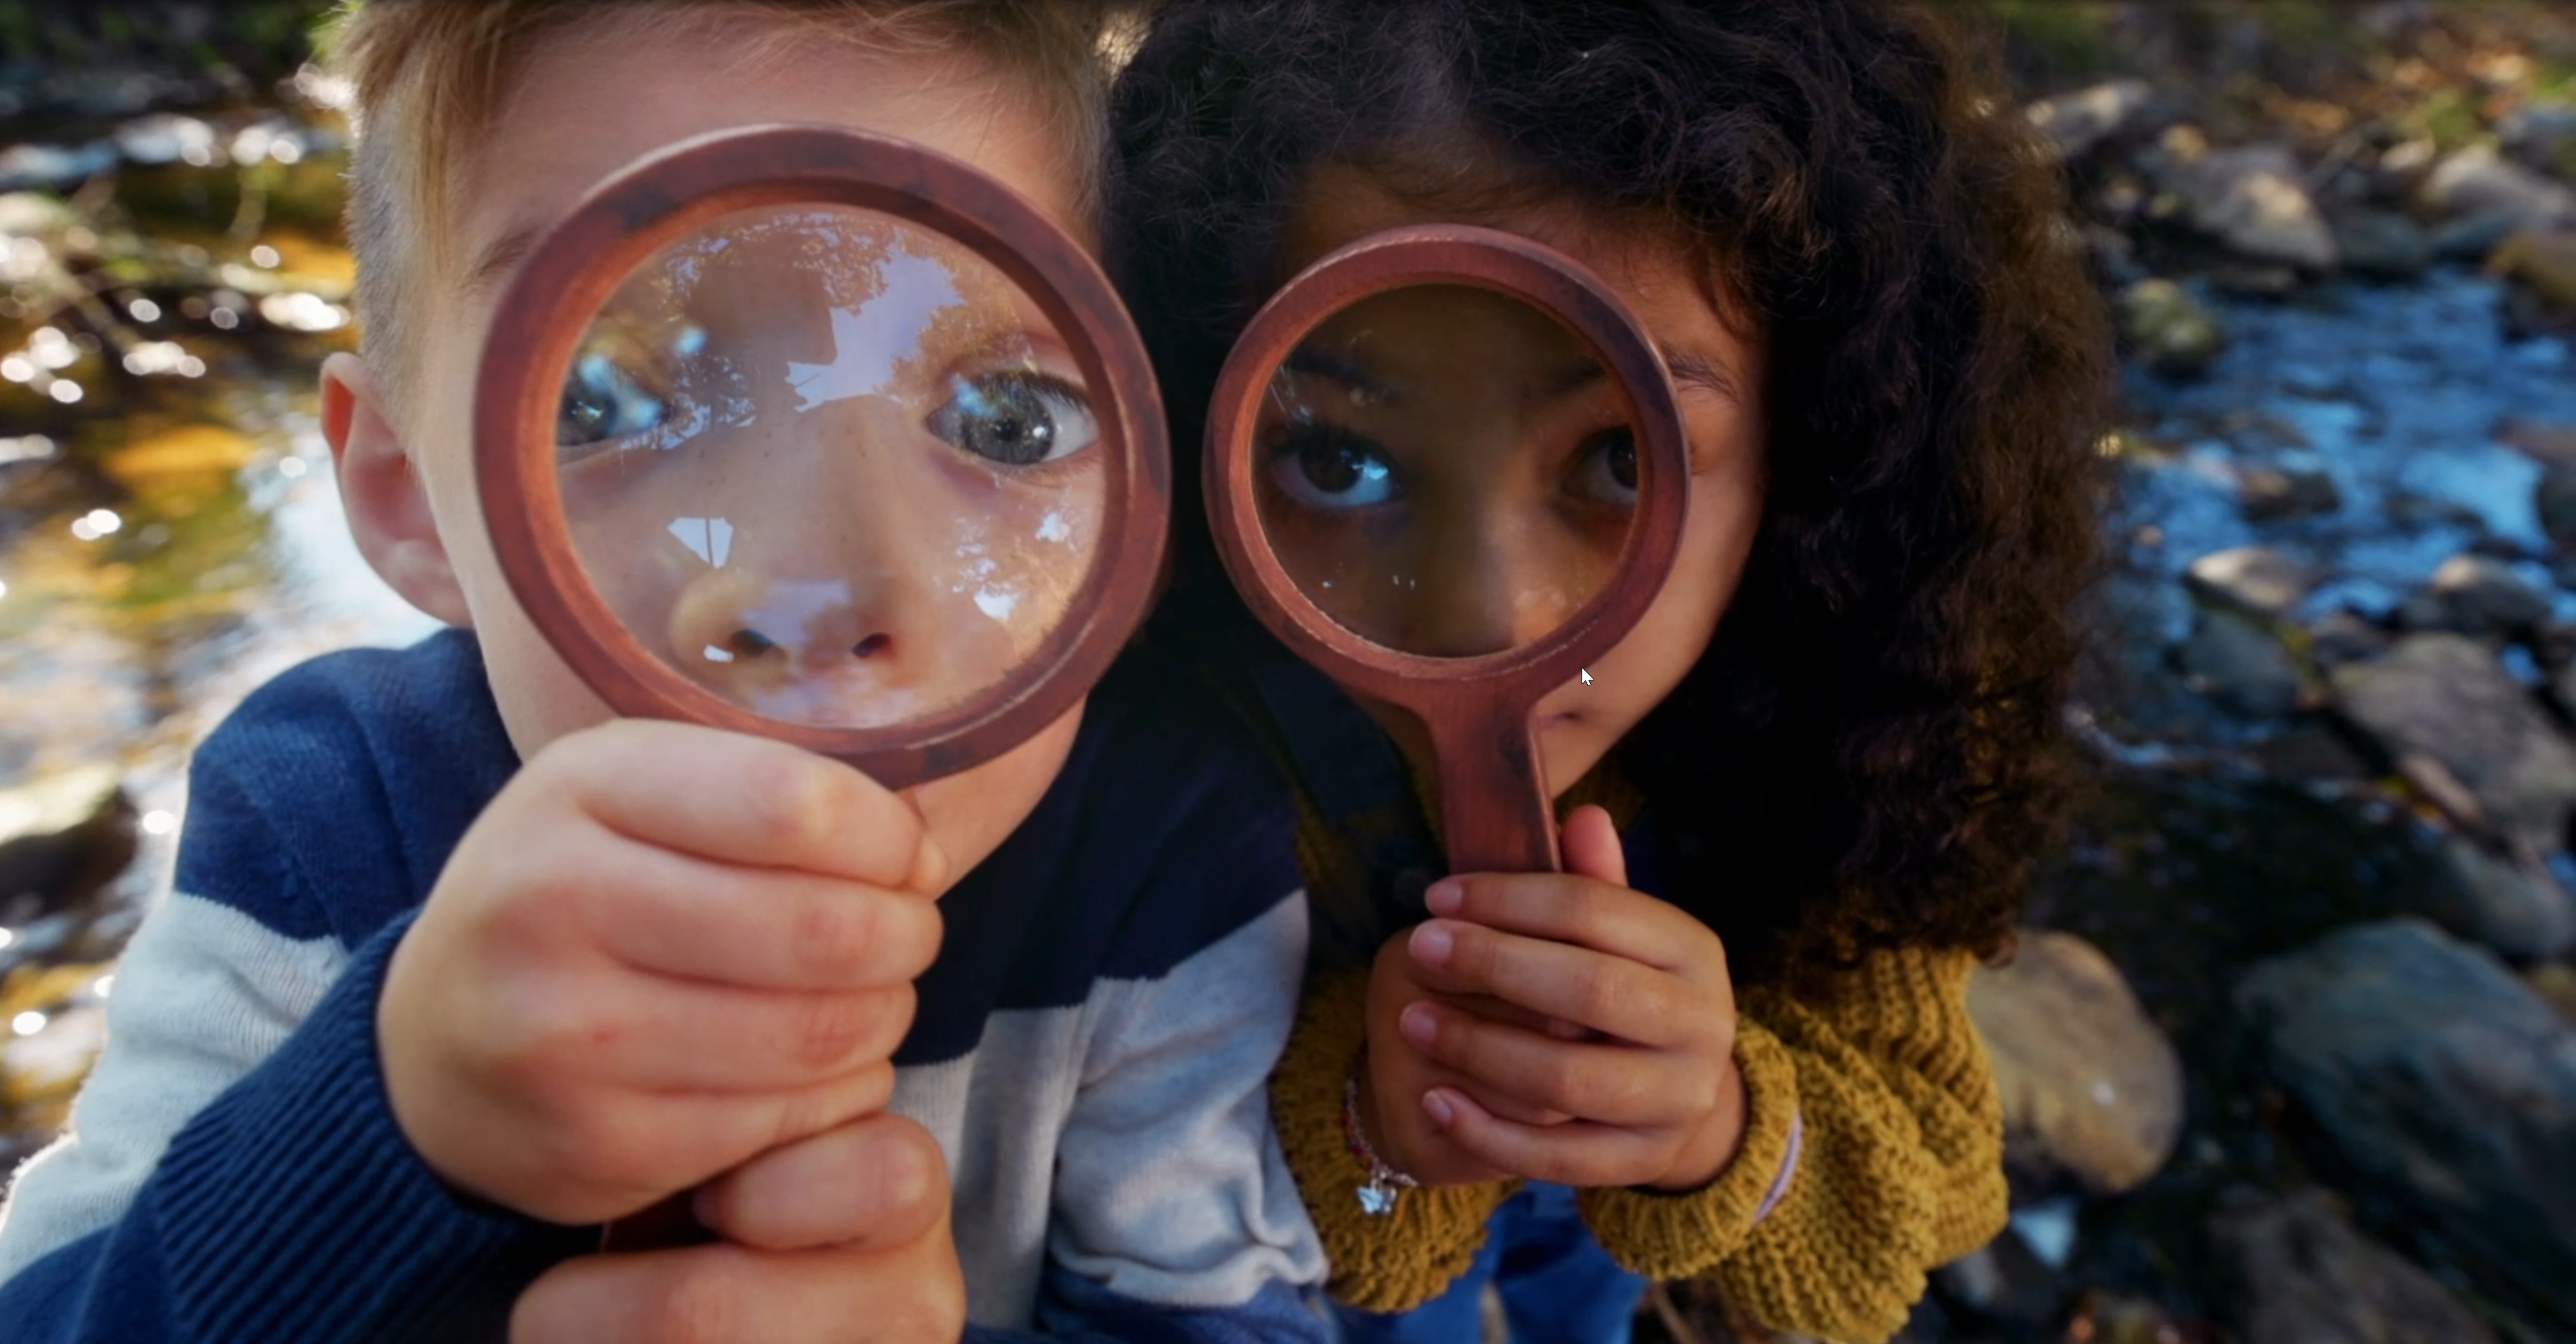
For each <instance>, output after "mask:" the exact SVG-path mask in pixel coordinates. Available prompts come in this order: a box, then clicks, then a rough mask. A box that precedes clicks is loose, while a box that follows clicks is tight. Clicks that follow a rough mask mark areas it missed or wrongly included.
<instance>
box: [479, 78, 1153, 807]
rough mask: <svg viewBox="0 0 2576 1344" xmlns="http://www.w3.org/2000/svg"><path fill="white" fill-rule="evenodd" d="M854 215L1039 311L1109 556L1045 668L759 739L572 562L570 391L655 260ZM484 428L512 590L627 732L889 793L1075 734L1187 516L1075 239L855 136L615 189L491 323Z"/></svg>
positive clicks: (1123, 332) (803, 136) (910, 153)
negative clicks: (653, 725) (906, 711)
mask: <svg viewBox="0 0 2576 1344" xmlns="http://www.w3.org/2000/svg"><path fill="white" fill-rule="evenodd" d="M777 206H789V207H793V206H815V207H849V208H854V209H859V210H867V211H872V212H875V213H877V214H880V215H885V216H889V217H891V218H894V219H898V220H901V221H903V222H905V223H908V224H912V225H915V226H918V227H920V228H922V229H925V230H930V231H934V232H937V233H940V234H943V235H945V236H947V237H948V238H950V239H953V240H955V241H956V242H958V243H960V244H962V245H964V246H965V247H966V248H967V249H968V250H969V251H971V252H973V253H974V254H975V255H976V256H977V257H979V258H981V259H982V260H983V261H984V262H985V263H986V264H988V265H990V266H992V267H993V268H994V269H995V270H996V271H999V272H1000V273H1001V274H1003V275H1004V276H1006V277H1008V278H1009V279H1010V281H1011V282H1012V283H1013V284H1016V285H1018V286H1019V287H1020V289H1021V291H1022V292H1023V293H1025V294H1027V295H1028V297H1029V298H1030V299H1031V301H1033V302H1034V303H1035V304H1036V305H1037V307H1038V309H1039V310H1040V311H1041V312H1043V313H1044V314H1045V315H1046V318H1047V320H1048V321H1050V322H1052V323H1054V324H1055V328H1056V330H1057V332H1058V333H1060V334H1061V335H1062V336H1063V338H1064V342H1065V345H1066V347H1067V348H1068V349H1069V351H1070V352H1071V354H1072V357H1073V361H1074V364H1075V366H1076V367H1077V368H1079V369H1080V370H1081V373H1082V378H1083V385H1084V388H1085V391H1086V393H1087V395H1088V396H1089V397H1090V399H1091V403H1092V407H1091V409H1092V411H1093V414H1094V417H1095V418H1096V420H1097V422H1098V425H1099V440H1098V444H1097V450H1098V451H1100V452H1101V453H1103V454H1105V455H1106V472H1105V488H1104V491H1103V493H1104V500H1103V508H1102V518H1101V528H1100V541H1099V545H1098V549H1097V550H1096V551H1095V552H1094V554H1093V555H1092V557H1091V561H1090V569H1089V572H1088V573H1086V574H1085V575H1084V577H1083V581H1082V585H1081V587H1080V588H1079V589H1077V590H1076V591H1075V593H1074V595H1073V597H1072V599H1071V601H1070V602H1069V604H1068V605H1067V606H1066V609H1065V613H1064V617H1063V619H1062V620H1061V621H1059V622H1058V623H1057V625H1056V627H1055V629H1054V630H1052V631H1050V632H1049V633H1048V634H1047V636H1046V638H1045V639H1044V640H1043V641H1041V642H1040V644H1039V645H1038V647H1037V649H1036V650H1034V651H1033V652H1032V653H1031V654H1030V655H1029V656H1028V657H1027V658H1025V659H1023V660H1022V661H1021V662H1020V664H1019V665H1018V666H1016V667H1014V668H1012V669H1011V670H1010V671H1009V672H1008V673H1007V674H1005V675H1004V676H1003V677H1002V678H1001V679H1000V680H999V681H996V682H995V683H994V684H992V685H991V686H989V687H987V688H985V689H984V690H982V691H979V692H976V693H974V694H972V695H969V696H967V697H965V698H964V699H963V700H962V701H960V702H959V703H958V704H957V705H955V706H953V707H950V708H948V709H945V710H942V711H940V712H939V713H937V714H936V715H934V716H932V717H929V718H925V719H922V720H918V721H914V722H908V723H902V724H896V725H887V726H880V727H874V728H848V727H829V726H819V725H813V724H801V723H792V722H786V721H782V720H777V719H770V718H765V717H762V716H760V715H758V714H754V713H752V712H751V711H750V710H747V709H744V708H742V707H741V706H738V705H736V704H734V703H732V702H731V701H728V700H725V699H722V698H720V697H719V696H717V695H716V694H715V693H714V692H713V691H710V690H708V689H707V688H705V687H703V686H700V685H699V684H698V683H696V682H695V681H692V680H691V679H690V678H689V677H688V676H687V675H686V674H684V673H682V672H681V671H680V670H679V669H677V668H675V667H673V666H672V665H671V664H669V663H668V662H666V661H664V660H663V659H662V658H660V657H658V656H656V655H655V654H654V653H653V652H652V650H650V649H648V648H647V647H646V646H645V645H644V643H643V642H642V641H641V640H639V639H637V638H636V636H635V635H634V634H633V633H632V632H631V631H629V630H628V629H627V628H626V626H625V623H624V622H623V621H621V620H620V619H619V618H618V616H617V614H616V613H615V612H614V611H613V610H611V609H610V607H609V606H608V603H607V602H606V600H605V599H603V598H602V597H601V596H600V594H599V591H598V589H597V588H596V587H594V586H593V584H592V583H591V581H590V578H589V576H588V574H587V573H586V572H585V570H584V567H583V565H582V562H581V558H580V556H579V554H578V553H577V551H576V550H575V547H574V542H573V536H572V530H571V526H570V524H569V521H568V520H567V519H566V517H565V514H564V508H563V497H562V493H561V491H560V489H559V487H558V483H557V480H556V471H557V466H556V446H555V438H556V419H557V415H558V413H559V411H560V408H561V404H562V396H563V379H564V371H565V369H566V368H567V367H568V366H569V364H570V362H571V358H572V354H573V351H574V349H575V347H576V346H577V344H578V342H579V341H580V339H581V336H582V334H583V332H584V331H585V330H587V328H588V327H589V324H590V322H591V320H592V318H593V317H594V316H595V315H596V314H597V313H598V312H599V310H600V308H601V307H602V305H603V304H605V303H606V302H607V300H608V298H609V296H610V295H611V294H612V293H614V292H615V291H616V289H617V288H618V286H619V285H620V284H621V283H623V282H624V280H625V279H626V277H627V275H628V274H629V273H630V272H631V271H632V270H633V268H634V267H635V266H636V265H637V264H638V263H640V262H642V261H643V260H644V259H645V258H646V257H649V256H651V255H652V254H653V253H654V252H656V251H659V250H660V249H661V248H663V247H665V246H667V245H669V244H670V243H672V242H674V241H676V240H678V239H680V238H683V237H686V236H688V234H689V233H690V232H691V231H693V230H695V229H696V228H698V227H699V226H702V225H704V224H706V223H708V222H710V221H712V220H715V219H718V218H721V217H723V216H726V215H731V214H737V213H740V212H742V211H747V210H756V209H761V208H764V207H777ZM477 388H478V393H477V396H476V401H475V407H474V470H475V487H476V490H477V491H478V492H479V495H480V499H481V503H482V509H483V525H484V527H485V529H486V531H487V533H488V534H489V536H490V537H491V540H492V549H493V550H494V551H495V552H496V553H497V554H498V556H499V559H500V562H501V572H502V574H503V576H504V577H505V578H506V579H507V580H508V582H509V585H510V591H511V592H512V593H513V594H514V595H515V596H516V597H517V598H518V600H519V604H520V606H521V607H523V608H524V609H525V610H526V611H527V613H528V616H529V618H530V619H531V620H532V621H534V622H535V623H536V626H537V629H538V630H539V631H540V632H541V633H542V634H543V635H544V636H545V638H546V640H547V642H548V643H549V644H551V645H552V646H553V648H554V649H555V651H556V653H557V654H558V655H560V656H561V657H562V658H563V660H564V662H565V663H566V664H567V665H569V666H570V667H571V668H572V670H573V672H574V673H575V674H576V675H578V676H579V677H580V678H581V679H582V681H583V682H584V683H586V684H587V685H589V687H590V688H591V690H592V691H594V692H596V693H597V694H598V695H599V697H600V698H601V699H602V700H604V701H606V702H607V703H608V705H609V707H610V708H612V709H614V710H616V711H617V712H618V713H619V714H622V715H626V716H628V717H634V718H658V719H677V720H682V721H686V722H691V723H699V724H705V725H708V726H710V727H715V728H725V729H731V730H734V731H737V732H744V733H752V734H757V735H760V736H764V737H770V738H775V739H778V740H781V741H785V742H790V743H793V744H795V745H797V746H800V747H803V748H806V749H807V750H810V751H814V752H817V753H820V754H822V755H825V756H830V757H834V758H836V759H839V760H842V761H846V762H848V763H850V764H851V765H853V766H855V767H857V768H858V769H859V770H860V771H861V772H863V773H865V774H867V775H868V776H869V777H870V778H872V779H874V780H875V781H876V782H878V783H879V784H882V785H884V786H885V787H887V788H890V789H903V788H909V787H911V786H912V785H915V784H918V783H922V782H924V781H926V780H931V779H937V778H941V777H943V776H947V775H952V774H956V773H958V772H959V771H961V770H965V769H967V768H969V767H972V766H975V765H978V764H981V763H983V762H985V761H988V760H991V759H993V758H994V757H996V756H999V755H1001V754H1002V753H1003V752H1005V751H1008V750H1009V749H1010V748H1012V747H1014V746H1016V745H1018V744H1019V743H1021V742H1023V741H1025V740H1027V739H1028V738H1029V737H1030V736H1031V735H1033V734H1035V733H1036V732H1037V731H1038V730H1039V729H1041V728H1043V727H1045V726H1046V725H1047V724H1049V723H1052V722H1054V721H1055V720H1056V719H1058V718H1060V717H1062V716H1063V715H1064V714H1065V713H1066V712H1067V711H1069V710H1071V709H1072V708H1073V707H1074V705H1075V703H1076V702H1077V701H1079V700H1080V699H1081V698H1082V697H1083V696H1084V695H1085V694H1087V693H1088V692H1089V691H1090V689H1091V687H1092V686H1093V685H1094V684H1095V683H1096V682H1098V681H1099V679H1100V676H1101V674H1102V673H1103V672H1104V671H1106V670H1107V669H1108V667H1109V664H1110V662H1111V660H1112V659H1114V658H1115V657H1116V656H1117V654H1118V651H1119V649H1120V648H1121V647H1122V646H1123V645H1124V644H1125V643H1126V642H1127V640H1128V638H1129V636H1131V635H1132V634H1134V632H1135V629H1136V627H1137V625H1138V624H1139V623H1140V622H1141V621H1142V620H1143V619H1144V616H1145V612H1146V609H1147V607H1148V606H1149V605H1150V603H1151V601H1152V598H1153V589H1154V581H1155V576H1156V569H1157V566H1159V565H1160V564H1161V561H1162V553H1163V545H1164V535H1165V532H1166V529H1167V527H1168V522H1169V514H1170V501H1171V459H1170V449H1169V444H1168V441H1167V437H1166V431H1165V427H1164V423H1163V415H1162V409H1161V407H1162V402H1161V398H1160V396H1159V395H1158V393H1157V391H1156V389H1155V385H1154V373H1153V365H1152V362H1151V361H1150V360H1149V358H1148V357H1147V356H1146V353H1145V347H1144V343H1143V341H1142V340H1141V339H1140V338H1139V337H1138V336H1137V334H1136V328H1135V325H1134V323H1133V322H1131V321H1130V320H1129V319H1128V316H1127V310H1126V307H1125V306H1124V305H1123V304H1121V303H1120V302H1119V300H1118V295H1117V292H1116V291H1115V290H1114V289H1112V288H1111V286H1110V284H1109V281H1108V278H1107V277H1106V276H1104V275H1103V274H1102V273H1101V271H1100V268H1099V267H1098V266H1097V265H1096V264H1094V263H1093V261H1092V259H1091V257H1090V256H1089V254H1087V253H1086V252H1084V251H1083V249H1082V246H1081V245H1080V244H1079V243H1077V242H1075V241H1074V240H1073V239H1072V238H1071V237H1070V236H1069V235H1067V234H1066V233H1065V232H1064V230H1063V229H1061V228H1059V227H1058V226H1057V225H1056V224H1055V223H1054V222H1053V221H1051V220H1049V219H1048V218H1047V217H1046V216H1045V215H1044V214H1042V213H1040V212H1039V210H1038V209H1037V207H1035V206H1033V205H1031V204H1029V203H1028V201H1026V200H1025V199H1023V198H1022V197H1020V196H1019V195H1018V194H1017V193H1015V192H1013V191H1012V190H1011V189H1010V188H1008V187H1006V186H1004V185H1002V184H1001V183H1000V182H997V181H995V180H994V179H993V178H991V177H990V176H988V175H986V174H985V173H983V172H981V171H979V170H977V169H975V168H973V167H970V166H969V165H967V164H965V163H962V162H959V161H958V160H956V159H952V158H949V157H948V156H946V155H943V154H940V153H938V152H936V151H933V150H930V149H927V148H924V147H922V146H920V145H916V144H911V143H909V142H905V141H900V140H891V139H887V138H884V137H881V136H873V135H867V134H864V133H861V132H857V131H851V130H846V129H842V128H839V127H822V126H760V127H750V128H745V129H740V130H731V131H722V132H718V133H715V134H712V135H707V136H701V137H698V138H696V139H693V140H688V141H684V142H682V143H680V144H678V145H674V146H672V147H670V148H668V149H665V150H663V151H660V152H658V153H656V154H653V155H650V156H648V157H646V158H643V159H640V160H638V161H637V162H636V163H634V164H633V165H631V166H629V167H628V168H626V169H625V170H623V171H622V172H620V173H618V174H617V175H616V176H615V177H613V178H610V179H609V180H608V181H606V182H605V183H602V184H601V185H600V186H599V187H598V188H597V189H595V190H593V191H592V192H591V193H590V195H588V196H587V197H585V198H584V199H583V200H582V202H581V203H580V204H579V205H578V206H576V207H574V209H573V211H572V213H571V215H570V216H568V217H566V218H565V219H564V220H563V222H561V223H559V224H557V225H556V226H555V227H554V228H553V229H552V230H551V231H550V232H549V233H547V234H546V236H545V237H544V239H543V240H542V241H540V242H539V243H538V244H537V245H536V247H535V248H534V249H533V250H532V251H531V252H530V253H529V254H528V257H527V259H526V260H525V261H524V262H522V263H521V264H520V266H519V268H518V271H517V273H516V274H515V275H514V276H513V277H512V278H511V280H510V283H509V286H508V287H507V289H505V290H504V291H503V293H502V297H501V301H500V304H499V306H498V307H497V308H496V309H495V312H494V317H493V322H492V328H491V332H490V334H489V335H488V336H487V337H486V339H485V341H484V346H483V358H482V364H481V366H480V370H479V373H478V382H477Z"/></svg>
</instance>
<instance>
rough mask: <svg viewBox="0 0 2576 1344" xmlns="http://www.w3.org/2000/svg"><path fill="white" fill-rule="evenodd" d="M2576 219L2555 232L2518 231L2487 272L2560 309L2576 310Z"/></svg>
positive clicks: (2490, 260)
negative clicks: (2501, 277)
mask: <svg viewBox="0 0 2576 1344" xmlns="http://www.w3.org/2000/svg"><path fill="white" fill-rule="evenodd" d="M2571 221H2576V216H2570V217H2569V221H2562V222H2561V223H2560V224H2559V225H2558V226H2557V227H2556V228H2554V229H2528V228H2526V229H2516V230H2514V231H2513V233H2512V235H2511V236H2509V237H2507V238H2506V239H2505V240H2504V241H2503V242H2501V243H2498V244H2496V250H2495V252H2494V254H2493V255H2491V256H2489V257H2488V258H2487V269H2488V270H2490V271H2493V272H2495V273H2496V274H2497V275H2500V276H2503V277H2504V278H2505V279H2507V280H2511V281H2513V282H2514V283H2516V284H2519V285H2521V286H2522V287H2523V288H2524V289H2527V290H2529V291H2531V292H2532V293H2533V294H2536V295H2538V296H2540V298H2542V299H2543V300H2545V301H2547V302H2548V303H2550V304H2553V305H2555V306H2557V307H2560V308H2569V309H2576V222H2571Z"/></svg>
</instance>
